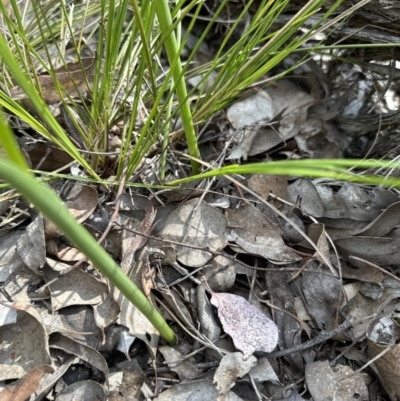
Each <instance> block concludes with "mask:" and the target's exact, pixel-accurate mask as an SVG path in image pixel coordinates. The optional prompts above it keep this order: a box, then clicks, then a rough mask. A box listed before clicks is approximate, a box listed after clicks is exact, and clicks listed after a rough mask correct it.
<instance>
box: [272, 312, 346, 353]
mask: <svg viewBox="0 0 400 401" xmlns="http://www.w3.org/2000/svg"><path fill="white" fill-rule="evenodd" d="M352 323H353V319H352V318H350V319H347V320H345V321H344V322H343V323H342V324H341V325H340V326H338V327H337V328H336V329H334V330H332V331H327V332H326V333H322V334H320V335H319V336H317V337H315V338H313V339H312V340H310V341H306V342H305V343H303V344H299V345H296V346H295V347H291V348H287V349H283V350H281V351H275V352H270V353H269V354H267V355H266V356H267V358H280V357H282V356H286V355H290V354H294V353H295V352H301V351H304V350H306V349H309V348H312V347H314V345H317V344H321V343H323V342H324V341H327V340H329V339H330V338H332V337H334V336H336V334H339V333H341V332H342V331H344V330H346V329H348V328H349V327H351V324H352Z"/></svg>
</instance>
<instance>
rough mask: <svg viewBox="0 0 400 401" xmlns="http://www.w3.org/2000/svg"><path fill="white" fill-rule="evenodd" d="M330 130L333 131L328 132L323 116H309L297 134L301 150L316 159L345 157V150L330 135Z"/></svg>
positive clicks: (296, 137)
mask: <svg viewBox="0 0 400 401" xmlns="http://www.w3.org/2000/svg"><path fill="white" fill-rule="evenodd" d="M318 117H319V116H318ZM330 132H332V131H328V132H327V129H326V127H325V123H324V121H323V119H322V118H307V119H306V120H305V121H304V122H303V124H302V125H301V127H300V132H299V133H298V134H297V135H296V136H295V140H296V143H297V146H298V148H299V150H300V152H301V153H302V154H305V155H308V156H309V157H312V158H314V159H335V158H339V157H343V152H342V151H341V149H340V148H339V146H338V145H337V143H336V141H335V139H336V138H331V137H329V133H330ZM333 132H334V131H333ZM339 140H340V139H339Z"/></svg>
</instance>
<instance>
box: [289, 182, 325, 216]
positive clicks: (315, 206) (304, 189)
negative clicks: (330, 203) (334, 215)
mask: <svg viewBox="0 0 400 401" xmlns="http://www.w3.org/2000/svg"><path fill="white" fill-rule="evenodd" d="M288 193H289V201H290V202H292V203H296V202H297V201H298V200H300V207H301V210H302V211H304V212H305V213H307V214H309V215H311V216H314V217H322V216H323V215H324V206H323V204H322V202H321V199H320V197H319V194H318V192H317V190H316V188H315V186H314V185H313V184H312V182H311V181H310V180H307V179H305V178H300V179H299V180H296V181H295V182H294V183H293V184H290V185H289V187H288Z"/></svg>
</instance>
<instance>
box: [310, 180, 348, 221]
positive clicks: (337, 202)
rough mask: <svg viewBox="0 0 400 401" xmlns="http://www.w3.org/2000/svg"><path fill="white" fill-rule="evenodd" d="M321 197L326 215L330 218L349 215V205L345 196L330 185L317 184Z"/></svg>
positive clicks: (316, 187)
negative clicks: (342, 196)
mask: <svg viewBox="0 0 400 401" xmlns="http://www.w3.org/2000/svg"><path fill="white" fill-rule="evenodd" d="M315 189H316V190H317V192H318V195H319V199H320V201H321V203H322V205H323V209H324V216H325V217H329V218H334V219H337V218H343V217H348V215H349V213H348V211H347V206H346V203H345V201H344V199H343V198H341V197H340V196H339V195H338V194H336V193H334V191H333V189H332V188H331V187H329V186H328V185H316V186H315Z"/></svg>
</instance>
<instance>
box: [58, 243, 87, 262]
mask: <svg viewBox="0 0 400 401" xmlns="http://www.w3.org/2000/svg"><path fill="white" fill-rule="evenodd" d="M57 257H58V258H59V259H60V260H62V261H64V262H76V261H78V260H81V259H85V257H86V256H85V255H84V254H83V253H82V252H80V251H78V249H76V248H74V247H73V246H69V245H66V244H61V245H60V247H59V248H58V250H57Z"/></svg>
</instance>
